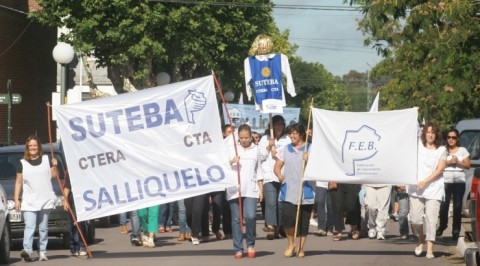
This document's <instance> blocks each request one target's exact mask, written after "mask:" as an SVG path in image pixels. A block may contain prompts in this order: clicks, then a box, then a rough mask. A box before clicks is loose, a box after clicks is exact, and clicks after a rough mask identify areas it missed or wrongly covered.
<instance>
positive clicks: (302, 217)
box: [274, 123, 315, 258]
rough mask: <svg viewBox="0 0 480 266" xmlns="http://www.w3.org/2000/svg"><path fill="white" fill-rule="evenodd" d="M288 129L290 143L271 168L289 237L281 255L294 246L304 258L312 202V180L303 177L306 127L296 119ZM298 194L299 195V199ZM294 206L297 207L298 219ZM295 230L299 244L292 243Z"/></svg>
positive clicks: (306, 157) (290, 255) (287, 252)
mask: <svg viewBox="0 0 480 266" xmlns="http://www.w3.org/2000/svg"><path fill="white" fill-rule="evenodd" d="M290 129H291V132H290V138H291V141H292V143H290V144H288V145H286V146H285V147H284V148H283V150H281V151H280V152H279V153H278V154H277V158H278V160H277V161H276V162H275V167H274V172H275V175H276V176H277V177H278V180H279V181H280V182H281V184H282V185H281V189H280V197H279V200H280V202H281V205H282V214H283V215H282V218H283V225H284V227H285V233H286V235H287V241H288V246H287V249H286V250H285V252H284V255H285V257H292V256H293V254H294V253H295V250H297V257H299V258H303V257H304V256H305V254H304V246H305V240H306V239H307V235H308V229H309V225H310V213H311V212H312V209H313V204H314V202H315V182H311V181H303V168H304V161H305V162H306V161H307V160H308V154H307V150H308V147H307V143H306V130H305V127H304V126H303V125H302V124H300V123H297V124H293V125H292V126H291V128H290ZM282 168H283V171H282ZM302 192H303V193H302ZM299 195H300V196H301V198H300V200H299ZM299 203H300V205H299ZM297 208H299V217H298V222H297ZM295 226H297V228H295ZM295 232H297V236H298V237H299V243H298V246H295Z"/></svg>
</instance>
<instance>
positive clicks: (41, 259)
mask: <svg viewBox="0 0 480 266" xmlns="http://www.w3.org/2000/svg"><path fill="white" fill-rule="evenodd" d="M38 260H39V261H47V260H48V258H47V254H45V253H43V252H40V256H39V257H38Z"/></svg>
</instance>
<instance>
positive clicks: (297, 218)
mask: <svg viewBox="0 0 480 266" xmlns="http://www.w3.org/2000/svg"><path fill="white" fill-rule="evenodd" d="M312 107H313V98H312V100H311V102H310V111H309V112H308V122H307V130H306V131H305V133H306V134H305V149H304V152H303V153H304V154H307V153H308V129H309V128H310V120H311V117H312ZM312 135H313V132H312ZM305 164H306V162H305V160H302V175H301V176H300V189H299V191H298V201H297V216H296V217H295V233H294V234H293V237H294V238H295V237H296V236H297V227H298V220H299V216H300V206H301V203H302V194H303V177H304V174H305ZM301 244H302V243H301V242H300V243H298V250H302V249H303V247H302V246H301ZM297 257H298V253H297Z"/></svg>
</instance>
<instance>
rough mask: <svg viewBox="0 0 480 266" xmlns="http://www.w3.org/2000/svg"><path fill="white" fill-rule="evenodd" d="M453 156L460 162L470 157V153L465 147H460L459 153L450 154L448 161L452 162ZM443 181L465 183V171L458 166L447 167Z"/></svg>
mask: <svg viewBox="0 0 480 266" xmlns="http://www.w3.org/2000/svg"><path fill="white" fill-rule="evenodd" d="M451 155H455V156H457V158H458V161H459V162H463V160H464V159H465V158H467V157H469V156H470V153H469V152H468V151H467V149H465V148H464V147H458V150H457V152H455V153H450V154H449V155H448V156H447V160H450V159H451V158H450V157H451ZM443 179H444V182H445V183H465V169H463V168H461V167H459V166H457V165H447V167H445V170H444V171H443Z"/></svg>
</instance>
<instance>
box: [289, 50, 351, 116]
mask: <svg viewBox="0 0 480 266" xmlns="http://www.w3.org/2000/svg"><path fill="white" fill-rule="evenodd" d="M291 61H292V63H291V66H290V68H291V70H292V76H293V77H294V82H295V89H296V92H297V96H295V97H294V98H291V97H289V95H287V103H293V105H294V106H296V107H301V108H302V111H301V112H302V113H301V120H302V121H307V120H308V114H309V111H310V109H309V106H310V104H311V102H312V99H313V107H315V108H321V109H326V110H337V111H348V110H350V109H351V101H350V97H349V95H348V93H347V90H346V87H345V86H344V85H343V84H342V83H341V82H339V81H338V80H336V79H335V77H334V76H333V75H332V74H331V73H330V72H328V71H327V70H326V69H325V68H324V66H323V65H322V64H320V63H307V62H304V61H302V60H301V58H293V60H291Z"/></svg>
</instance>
